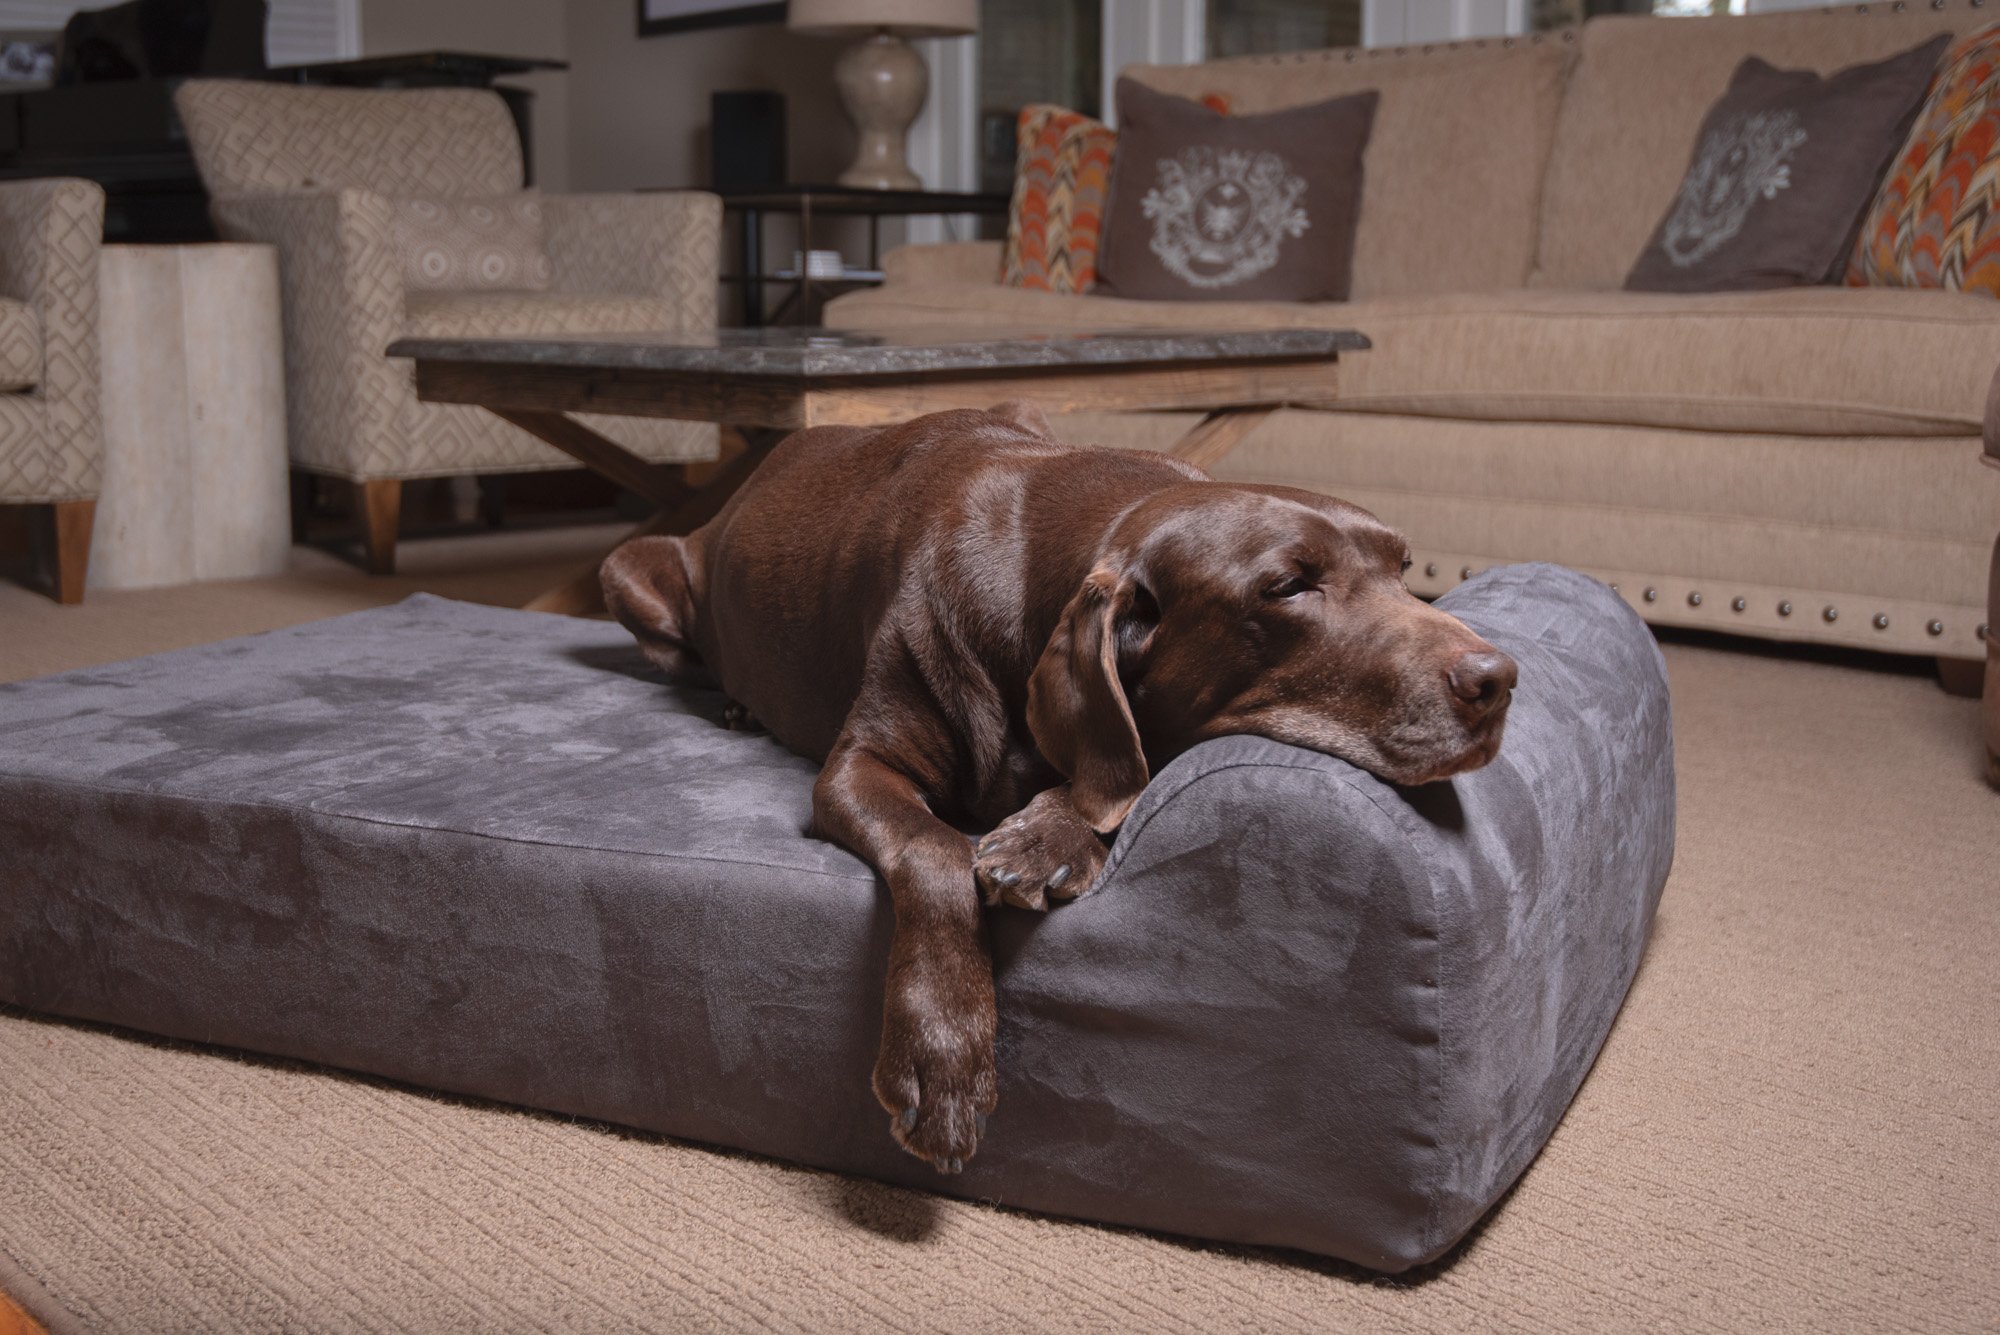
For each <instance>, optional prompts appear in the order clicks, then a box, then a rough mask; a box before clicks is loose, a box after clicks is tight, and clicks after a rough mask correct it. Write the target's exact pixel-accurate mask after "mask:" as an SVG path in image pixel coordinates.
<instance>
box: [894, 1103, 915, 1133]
mask: <svg viewBox="0 0 2000 1335" xmlns="http://www.w3.org/2000/svg"><path fill="white" fill-rule="evenodd" d="M897 1120H899V1121H900V1122H902V1124H903V1130H905V1131H908V1130H909V1129H910V1128H911V1127H913V1126H915V1125H916V1124H917V1110H916V1109H915V1108H905V1109H903V1111H902V1112H901V1113H900V1114H899V1115H898V1118H897Z"/></svg>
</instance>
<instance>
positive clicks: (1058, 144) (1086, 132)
mask: <svg viewBox="0 0 2000 1335" xmlns="http://www.w3.org/2000/svg"><path fill="white" fill-rule="evenodd" d="M1014 142H1015V145H1016V148H1015V158H1014V198H1013V201H1012V203H1010V204H1009V205H1008V208H1007V259H1006V264H1005V266H1004V268H1003V269H1002V270H1001V274H1000V281H1001V282H1003V283H1005V284H1007V285H1008V286H1010V287H1027V288H1034V289H1036V290H1038V291H1042V292H1088V291H1090V289H1091V288H1092V287H1094V286H1095V285H1096V283H1097V238H1098V232H1099V229H1100V228H1102V226H1103V225H1104V197H1105V193H1106V190H1107V188H1108V187H1109V186H1110V184H1111V153H1112V150H1113V149H1114V148H1115V147H1116V146H1117V144H1118V133H1117V131H1115V130H1113V129H1112V128H1111V127H1110V126H1108V125H1106V124H1105V123H1104V122H1103V121H1100V120H1096V119H1094V118H1092V117H1089V116H1085V115H1083V114H1082V113H1080V112H1075V111H1068V110H1065V109H1064V108H1062V107H1055V106H1049V105H1047V104H1045V103H1035V104H1033V105H1030V106H1025V107H1022V108H1021V116H1020V119H1019V120H1018V121H1016V122H1015V132H1014Z"/></svg>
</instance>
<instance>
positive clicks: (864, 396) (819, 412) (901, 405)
mask: <svg viewBox="0 0 2000 1335" xmlns="http://www.w3.org/2000/svg"><path fill="white" fill-rule="evenodd" d="M1367 346H1368V340H1367V339H1366V338H1364V337H1363V336H1362V335H1360V334H1358V333H1356V332H1354V331H1353V330H1346V329H1332V330H1328V329H1272V330H1245V331H1229V332H1225V331H1215V332H1186V331H1173V330H1159V331H1155V330H1144V331H1118V332H1101V333H1061V334H1035V333H1025V332H1019V331H1009V330H1004V329H983V330H982V329H965V330H947V329H935V328H932V329H904V330H895V331H890V332H883V333H874V332H866V331H852V330H824V329H769V328H766V329H725V330H721V331H719V332H718V333H717V334H716V335H714V336H713V337H711V338H708V339H705V340H704V339H689V338H686V337H685V336H668V337H662V336H660V335H647V334H594V335H574V336H559V337H548V338H406V339H402V340H400V341H398V342H396V343H393V344H391V345H390V346H389V349H388V352H389V355H390V356H391V357H409V358H412V359H414V360H415V362H416V375H417V395H418V397H419V398H421V399H423V400H424V401H425V402H427V403H459V404H476V405H478V406H479V407H482V408H485V409H487V410H488V411H490V412H493V413H495V414H497V415H498V416H500V417H503V418H505V419H506V420H507V421H509V422H512V423H513V424H514V425H515V426H518V427H520V428H521V429H522V430H524V431H527V432H530V433H531V434H533V435H535V436H538V437H540V438H541V439H542V440H545V441H547V442H548V443H549V444H551V445H553V446H555V447H556V448H557V449H559V450H561V451H563V452H564V453H565V454H568V455H570V456H572V457H573V458H575V459H577V460H578V461H580V462H581V463H584V464H586V465H588V466H589V467H591V468H593V469H595V470H596V471H597V472H599V473H601V474H603V475H604V476H605V477H607V478H610V479H611V480H612V481H614V482H617V483H619V484H620V485H622V486H625V487H629V488H631V489H632V490H633V491H636V492H638V493H639V494H640V495H642V496H645V497H646V498H647V499H649V500H651V501H653V502H654V503H655V504H657V505H658V506H659V507H660V511H659V513H658V514H657V515H655V516H654V518H653V519H652V520H650V521H648V522H647V523H646V524H645V525H643V526H642V528H641V529H640V531H641V532H650V533H685V532H690V531H692V530H693V529H695V528H697V527H699V526H700V525H701V524H703V523H705V522H706V521H707V520H708V519H709V518H710V517H711V516H713V515H714V514H715V512H716V511H718V510H720V509H721V508H722V504H723V502H724V501H726V500H727V499H728V498H729V495H730V493H732V492H733V491H735V490H736V488H737V487H739V486H741V485H742V483H743V481H744V479H745V478H747V477H749V476H750V474H751V472H752V471H754V470H755V468H756V466H757V464H758V463H759V462H760V461H761V460H762V459H763V457H764V454H765V453H766V452H767V451H768V450H769V449H770V447H771V446H772V445H773V444H775V443H776V442H777V440H778V439H780V438H781V434H780V433H784V432H789V431H793V430H797V429H798V428H800V427H808V426H826V425H834V424H838V425H850V426H875V425H883V424H887V423H892V422H902V421H907V420H908V419H910V418H912V417H917V416H921V415H922V414H924V413H930V412H938V411H940V410H942V409H946V408H987V407H991V406H992V405H993V404H995V403H999V402H1003V401H1005V400H1008V399H1031V400H1033V401H1034V402H1036V403H1038V404H1039V405H1041V407H1042V408H1043V410H1044V411H1046V412H1049V413H1051V414H1055V413H1065V412H1084V411H1097V412H1107V411H1108V412H1140V411H1167V410H1180V411H1189V410H1195V411H1201V412H1203V413H1205V414H1206V416H1204V417H1203V419H1202V420H1201V422H1200V423H1199V424H1198V425H1197V426H1196V427H1195V428H1194V429H1193V430H1191V431H1190V432H1188V433H1187V435H1186V436H1184V437H1182V438H1181V440H1180V441H1179V442H1178V443H1177V444H1176V445H1175V446H1174V448H1173V452H1174V453H1175V454H1176V455H1178V456H1179V457H1181V458H1183V459H1186V460H1188V461H1190V462H1192V463H1195V464H1199V465H1201V466H1202V467H1210V466H1213V465H1214V464H1215V463H1217V462H1218V461H1220V460H1221V459H1222V458H1223V457H1224V456H1226V455H1227V454H1228V453H1229V451H1230V450H1232V449H1234V448H1235V447H1236V444H1237V443H1238V442H1239V441H1241V440H1242V439H1243V438H1244V437H1245V436H1246V435H1248V434H1249V433H1250V432H1251V430H1253V429H1254V428H1255V427H1256V426H1257V424H1258V423H1260V422H1262V421H1263V420H1264V419H1265V418H1266V417H1268V416H1269V415H1270V414H1271V413H1273V412H1275V411H1277V410H1278V409H1279V408H1282V407H1285V406H1287V405H1299V406H1314V405H1324V404H1327V403H1330V402H1332V401H1333V400H1334V399H1335V398H1337V397H1338V393H1339V381H1338V374H1339V357H1340V354H1341V353H1343V352H1353V351H1358V350H1360V349H1364V348H1366V347H1367ZM573 413H611V414H619V415H624V416H638V417H671V418H679V419H683V420H688V421H697V422H719V423H722V424H724V425H727V426H733V427H739V428H749V429H755V428H765V429H766V430H763V431H755V430H752V431H749V432H747V433H746V434H747V435H748V438H749V440H750V446H749V448H748V449H746V450H744V451H743V452H742V453H740V454H738V455H736V456H735V457H734V458H732V459H730V460H729V461H728V462H727V463H725V464H724V465H723V466H722V467H721V469H720V470H718V471H717V472H716V473H715V475H714V476H713V477H712V478H710V479H708V480H707V482H706V483H705V484H703V485H700V486H697V485H695V484H693V483H691V482H689V481H688V480H687V478H686V476H685V470H684V469H683V467H682V466H680V465H676V464H666V465H663V464H654V463H649V462H647V461H646V460H644V459H641V458H640V457H639V456H638V455H636V454H633V453H631V452H630V451H629V450H626V449H625V448H624V447H622V446H620V445H617V444H614V443H613V442H612V441H610V440H607V439H606V438H605V437H603V436H602V435H599V434H598V433H597V432H595V431H592V430H591V429H590V428H589V427H587V426H585V425H584V424H583V423H581V422H579V421H577V420H576V419H575V418H574V417H573V416H571V414H573ZM528 606H530V607H532V608H536V609H538V610H541V611H548V612H567V613H572V614H587V613H591V612H597V611H601V610H602V608H603V603H602V599H601V596H600V595H599V593H598V590H597V574H596V568H595V567H592V568H591V569H590V570H588V571H584V572H581V573H579V575H578V576H577V577H576V578H575V579H572V580H570V581H568V582H567V583H565V584H564V585H562V586H561V587H559V588H556V589H551V590H549V591H548V592H547V593H544V594H543V595H541V596H540V597H538V598H536V599H535V600H534V601H533V602H531V603H529V604H528Z"/></svg>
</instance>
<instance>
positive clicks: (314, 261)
mask: <svg viewBox="0 0 2000 1335" xmlns="http://www.w3.org/2000/svg"><path fill="white" fill-rule="evenodd" d="M211 207H212V212H213V213H214V215H215V223H216V227H217V229H218V230H219V231H220V232H221V233H222V235H223V236H224V237H225V238H226V239H228V240H231V241H257V242H263V243H265V244H267V245H272V246H275V247H277V250H278V274H279V282H280V287H281V290H282V292H283V302H284V327H285V399H286V413H287V416H288V417H289V418H290V422H291V452H292V458H293V459H295V460H296V461H298V462H299V463H302V464H305V465H307V466H308V467H311V468H315V469H318V470H320V471H323V472H329V473H334V474H337V475H339V476H342V477H373V476H384V475H393V474H394V473H396V472H397V471H398V469H399V467H400V465H401V463H402V454H403V453H404V451H405V448H406V445H405V442H403V440H402V438H401V434H400V433H399V432H397V430H396V429H395V421H396V409H397V405H398V404H399V403H400V402H402V401H403V400H404V399H407V398H409V397H410V394H411V390H410V386H409V373H408V369H407V367H406V366H404V365H402V364H400V363H396V362H392V361H390V360H389V359H388V358H387V357H385V356H383V350H384V349H386V348H387V347H388V346H389V344H390V343H392V342H393V341H395V339H396V337H397V335H398V334H399V333H401V331H402V324H403V273H402V267H401V265H400V264H399V263H398V261H397V258H396V252H395V248H394V246H393V245H392V244H391V240H390V208H389V202H388V201H387V200H386V199H384V198H383V197H382V196H380V195H375V194H371V193H369V192H367V191H365V190H337V191H325V192H318V193H310V194H271V195H225V196H219V197H217V198H216V199H215V200H214V201H213V203H212V206H211Z"/></svg>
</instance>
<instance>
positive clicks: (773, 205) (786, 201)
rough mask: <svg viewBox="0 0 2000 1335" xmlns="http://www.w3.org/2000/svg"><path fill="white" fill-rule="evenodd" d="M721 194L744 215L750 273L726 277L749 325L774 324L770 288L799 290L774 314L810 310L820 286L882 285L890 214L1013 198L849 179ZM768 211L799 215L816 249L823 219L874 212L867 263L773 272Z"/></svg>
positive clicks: (998, 213)
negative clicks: (835, 272) (831, 271)
mask: <svg viewBox="0 0 2000 1335" xmlns="http://www.w3.org/2000/svg"><path fill="white" fill-rule="evenodd" d="M721 194H722V207H723V208H724V210H726V211H727V212H730V213H734V214H735V215H737V217H738V218H739V219H740V220H741V225H742V247H743V271H742V272H741V273H735V274H725V275H724V276H723V279H722V281H723V282H724V283H725V284H727V285H732V286H740V287H741V288H742V290H743V324H744V327H746V328H756V327H757V326H758V325H761V324H764V323H765V322H766V317H765V315H764V289H765V288H766V287H768V286H774V285H776V286H789V287H790V288H791V289H792V290H791V291H790V292H789V293H787V294H786V295H785V299H784V301H783V302H782V303H781V304H780V305H779V307H778V309H777V310H776V311H775V312H773V313H772V314H773V317H775V318H777V319H782V317H783V316H784V314H785V312H786V311H787V310H789V309H790V308H791V306H792V305H793V304H794V303H797V304H798V305H799V306H800V307H801V308H804V309H807V310H808V311H809V310H810V307H811V305H812V299H813V295H814V290H815V289H816V288H825V287H841V286H849V287H851V286H869V285H872V284H876V283H880V282H881V281H882V274H881V249H882V246H881V242H882V236H881V231H882V219H884V218H922V217H949V216H951V215H953V214H960V213H973V214H979V215H981V216H983V217H1005V216H1006V215H1007V205H1008V201H1009V197H1008V196H1007V195H1004V194H991V193H977V192H959V191H954V190H857V189H854V188H853V187H851V186H844V185H785V186H777V187H774V188H771V189H765V190H724V191H722V192H721ZM767 213H780V214H793V215H796V216H797V218H798V220H799V249H800V250H801V251H810V250H811V249H812V248H813V219H814V218H815V217H821V218H824V217H844V218H866V219H867V220H868V263H867V265H866V266H865V267H863V268H862V269H860V270H859V271H850V272H849V273H847V274H844V275H843V276H842V277H840V278H813V277H811V276H809V275H807V274H805V273H797V274H767V273H765V272H764V215H765V214H767Z"/></svg>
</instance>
